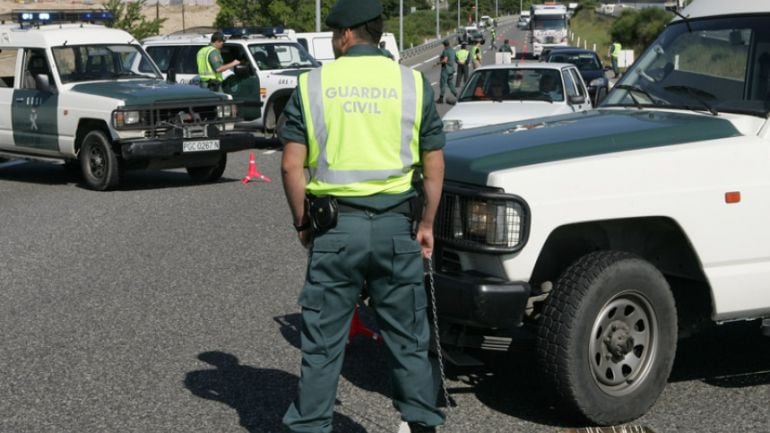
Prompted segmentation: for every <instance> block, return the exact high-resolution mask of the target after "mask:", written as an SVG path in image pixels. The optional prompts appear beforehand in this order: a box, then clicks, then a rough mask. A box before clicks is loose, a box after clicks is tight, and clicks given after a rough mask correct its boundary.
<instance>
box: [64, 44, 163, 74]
mask: <svg viewBox="0 0 770 433" xmlns="http://www.w3.org/2000/svg"><path fill="white" fill-rule="evenodd" d="M52 52H53V57H54V62H55V63H56V67H57V68H58V70H59V78H60V79H61V80H62V82H63V83H68V82H79V81H93V80H114V79H118V78H156V79H160V78H161V77H160V75H159V74H158V72H157V71H155V70H154V68H153V70H152V72H144V71H141V70H140V69H139V65H141V64H142V62H143V61H144V63H145V64H151V63H150V61H149V58H146V54H145V53H144V52H143V51H142V50H141V49H140V48H139V46H137V45H129V44H112V45H66V46H61V47H54V48H53V49H52ZM137 59H140V60H139V61H137Z"/></svg>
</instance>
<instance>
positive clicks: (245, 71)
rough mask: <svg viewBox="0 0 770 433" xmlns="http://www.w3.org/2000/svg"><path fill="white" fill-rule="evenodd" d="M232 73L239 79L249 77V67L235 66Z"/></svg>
mask: <svg viewBox="0 0 770 433" xmlns="http://www.w3.org/2000/svg"><path fill="white" fill-rule="evenodd" d="M233 72H234V73H235V75H236V76H237V77H239V78H244V77H248V76H250V75H251V66H249V65H247V64H246V65H244V64H241V65H237V66H236V67H234V68H233Z"/></svg>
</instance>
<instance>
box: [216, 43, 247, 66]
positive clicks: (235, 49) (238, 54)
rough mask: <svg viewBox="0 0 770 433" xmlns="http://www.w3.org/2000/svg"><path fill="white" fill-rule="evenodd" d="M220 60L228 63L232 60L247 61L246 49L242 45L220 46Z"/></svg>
mask: <svg viewBox="0 0 770 433" xmlns="http://www.w3.org/2000/svg"><path fill="white" fill-rule="evenodd" d="M221 52H222V62H224V63H230V62H232V61H233V60H236V59H238V60H240V61H241V63H247V62H248V57H247V56H246V50H245V49H244V48H243V46H242V45H225V46H223V47H222V50H221Z"/></svg>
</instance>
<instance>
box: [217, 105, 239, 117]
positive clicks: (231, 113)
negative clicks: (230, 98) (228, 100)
mask: <svg viewBox="0 0 770 433" xmlns="http://www.w3.org/2000/svg"><path fill="white" fill-rule="evenodd" d="M237 116H238V108H237V106H235V105H229V104H228V105H218V106H217V117H219V118H226V117H237Z"/></svg>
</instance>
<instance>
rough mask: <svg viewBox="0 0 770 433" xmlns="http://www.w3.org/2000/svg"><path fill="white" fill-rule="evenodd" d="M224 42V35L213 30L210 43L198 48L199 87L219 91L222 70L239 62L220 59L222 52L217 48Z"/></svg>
mask: <svg viewBox="0 0 770 433" xmlns="http://www.w3.org/2000/svg"><path fill="white" fill-rule="evenodd" d="M224 44H225V35H223V34H222V32H214V34H212V35H211V43H210V44H209V45H206V46H205V47H203V48H201V49H200V50H198V55H197V57H196V60H197V63H198V75H199V76H200V79H201V87H204V88H208V89H211V90H214V91H219V90H220V88H221V85H222V81H223V78H222V72H224V71H226V70H228V69H231V68H234V67H236V66H238V65H240V64H241V62H240V61H239V60H238V59H235V60H233V61H232V62H230V63H224V62H223V61H222V53H220V52H219V50H221V49H222V46H223V45H224Z"/></svg>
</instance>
